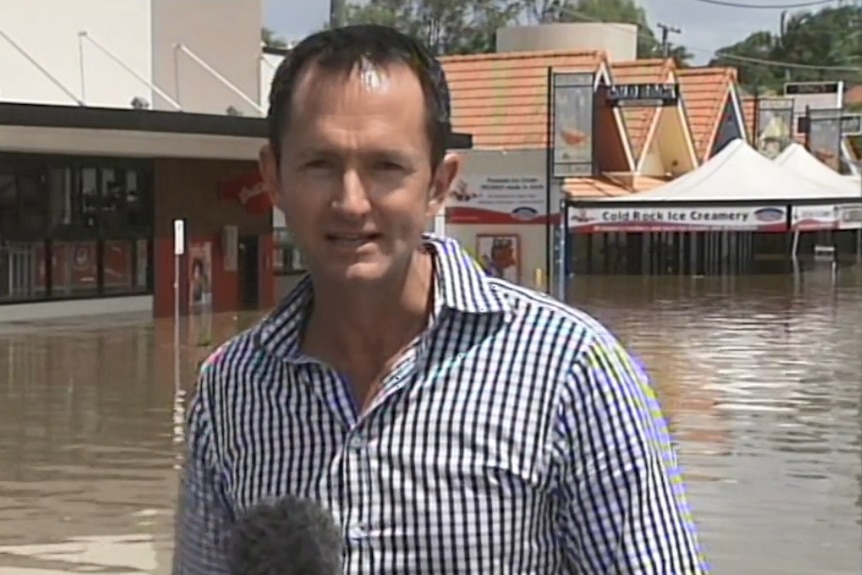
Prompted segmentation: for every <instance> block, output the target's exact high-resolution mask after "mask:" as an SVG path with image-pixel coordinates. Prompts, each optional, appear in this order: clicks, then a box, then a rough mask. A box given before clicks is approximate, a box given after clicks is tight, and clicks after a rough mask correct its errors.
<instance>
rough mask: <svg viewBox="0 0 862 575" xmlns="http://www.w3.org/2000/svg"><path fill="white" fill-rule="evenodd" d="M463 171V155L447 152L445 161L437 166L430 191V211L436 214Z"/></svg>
mask: <svg viewBox="0 0 862 575" xmlns="http://www.w3.org/2000/svg"><path fill="white" fill-rule="evenodd" d="M460 173H461V156H459V155H458V154H446V155H445V156H444V157H443V161H442V162H440V165H439V166H438V167H437V172H436V173H435V174H434V180H433V181H432V182H431V189H430V190H429V193H428V212H429V213H430V214H432V215H433V214H436V213H437V212H438V211H439V210H440V208H442V207H443V204H445V203H446V198H447V197H448V196H449V192H450V191H451V190H452V185H453V184H454V183H455V181H456V180H457V179H458V176H459V175H460Z"/></svg>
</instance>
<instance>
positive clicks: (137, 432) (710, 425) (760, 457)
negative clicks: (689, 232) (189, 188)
mask: <svg viewBox="0 0 862 575" xmlns="http://www.w3.org/2000/svg"><path fill="white" fill-rule="evenodd" d="M571 299H572V302H573V303H575V304H576V305H579V306H582V307H584V308H585V309H587V310H589V311H590V312H592V313H593V314H594V315H595V316H597V317H598V318H600V319H601V320H603V321H604V322H606V323H607V324H609V325H610V326H612V327H613V329H614V331H615V332H616V333H617V334H618V335H619V336H620V338H621V339H623V340H624V341H625V342H626V344H627V345H628V346H630V348H631V349H633V350H634V351H635V352H636V353H637V354H638V355H639V356H640V357H641V358H642V359H643V360H644V361H645V362H646V363H647V365H649V366H650V368H651V371H652V375H653V376H654V379H655V380H656V384H657V386H658V388H659V391H660V395H661V397H662V400H663V403H664V405H665V411H666V414H667V415H668V417H669V418H670V420H671V423H672V427H673V429H674V431H675V434H676V439H677V440H678V442H679V445H680V447H679V448H680V454H681V458H682V462H683V464H684V467H685V471H686V475H687V477H688V482H689V489H690V497H691V502H692V504H693V506H694V508H695V512H696V516H697V518H698V520H699V523H700V528H701V531H702V537H703V542H704V545H705V547H706V551H707V553H708V555H709V557H710V559H711V562H712V563H713V567H714V572H715V573H717V574H724V573H727V574H732V573H745V572H751V573H757V574H758V575H771V574H776V575H777V574H781V575H796V574H798V575H803V574H805V575H807V574H809V573H819V574H823V575H827V574H829V575H832V574H835V575H837V574H841V575H845V574H846V575H851V574H852V575H855V574H858V573H860V572H862V554H860V549H862V445H860V441H862V439H860V417H862V401H860V395H862V272H860V270H858V269H847V270H842V273H841V275H840V276H839V279H838V283H837V286H836V287H833V286H832V284H831V281H830V277H829V275H828V272H826V273H824V274H820V273H819V272H818V273H817V274H811V275H808V276H805V277H804V278H803V280H802V281H801V283H800V282H794V280H793V278H792V277H781V278H741V279H736V280H691V279H688V278H685V279H676V278H659V279H649V278H643V279H642V278H638V277H632V278H626V277H606V278H579V279H577V280H576V282H575V285H574V286H573V288H572V292H571ZM0 313H2V308H0ZM253 320H254V317H240V318H235V317H232V316H224V317H216V318H213V320H212V326H211V329H212V337H207V336H201V335H199V334H200V330H201V326H200V325H194V324H193V325H191V326H187V325H184V326H183V330H182V332H183V333H182V339H183V340H184V341H185V346H184V347H183V349H182V351H181V353H180V354H179V357H178V358H177V354H176V353H175V350H174V345H173V337H174V327H173V325H172V324H171V322H163V321H161V322H156V323H155V324H153V323H152V322H147V321H141V320H139V319H136V318H116V319H111V320H105V321H103V322H102V323H103V324H104V325H102V326H99V327H94V325H93V323H94V322H93V321H91V320H88V321H82V322H75V321H65V322H60V323H57V324H56V325H52V326H51V327H50V328H47V327H44V326H38V328H35V329H34V328H33V327H32V326H16V325H12V326H4V325H3V324H0V575H13V574H14V575H59V574H67V573H80V572H105V573H108V572H109V573H115V574H132V573H157V574H160V575H161V574H165V575H166V574H168V573H169V572H170V544H171V531H172V512H173V506H174V502H175V498H176V489H177V469H178V456H179V450H180V446H181V442H182V439H183V438H182V421H183V418H184V409H185V402H186V400H187V394H188V393H189V392H190V391H191V388H192V382H193V374H194V371H195V366H196V364H197V362H198V361H200V360H201V359H202V358H203V357H204V356H205V355H206V352H207V349H208V347H209V346H210V345H212V343H213V342H218V341H221V340H222V339H225V338H227V337H229V336H230V335H231V334H232V333H235V332H236V331H237V330H239V329H241V328H243V327H245V326H246V325H248V324H249V322H251V321H253ZM204 331H206V330H204ZM177 366H179V369H178V368H177Z"/></svg>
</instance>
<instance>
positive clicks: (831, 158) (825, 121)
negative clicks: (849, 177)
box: [807, 108, 843, 172]
mask: <svg viewBox="0 0 862 575" xmlns="http://www.w3.org/2000/svg"><path fill="white" fill-rule="evenodd" d="M842 116H843V111H842V110H841V109H840V108H835V109H832V110H808V142H807V143H808V151H809V152H811V153H812V154H813V155H814V157H816V158H817V159H818V160H820V161H821V162H823V163H824V164H826V165H827V166H829V167H830V168H832V169H833V170H835V171H836V172H837V171H839V170H840V168H841V124H842Z"/></svg>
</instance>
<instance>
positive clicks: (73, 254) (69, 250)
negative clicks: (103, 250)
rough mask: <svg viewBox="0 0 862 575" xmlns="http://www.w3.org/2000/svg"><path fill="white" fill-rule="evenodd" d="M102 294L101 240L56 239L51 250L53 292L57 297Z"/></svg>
mask: <svg viewBox="0 0 862 575" xmlns="http://www.w3.org/2000/svg"><path fill="white" fill-rule="evenodd" d="M98 293H99V266H98V244H97V242H95V241H79V242H53V245H52V250H51V295H52V296H53V297H54V298H69V297H80V296H89V295H96V294H98Z"/></svg>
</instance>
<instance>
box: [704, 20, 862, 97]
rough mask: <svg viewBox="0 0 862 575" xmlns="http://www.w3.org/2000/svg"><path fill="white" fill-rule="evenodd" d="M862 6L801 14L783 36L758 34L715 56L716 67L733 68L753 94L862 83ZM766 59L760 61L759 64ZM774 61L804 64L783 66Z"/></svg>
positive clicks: (785, 26) (789, 22) (785, 27)
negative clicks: (827, 82) (786, 86)
mask: <svg viewBox="0 0 862 575" xmlns="http://www.w3.org/2000/svg"><path fill="white" fill-rule="evenodd" d="M860 30H862V6H842V7H839V8H823V9H821V10H819V11H817V12H800V13H797V14H794V15H792V16H790V17H789V18H787V19H786V20H784V23H783V26H782V30H781V32H780V33H779V34H772V33H770V32H766V31H761V32H755V33H753V34H751V35H750V36H748V38H745V39H744V40H742V41H741V42H737V43H736V44H732V45H730V46H726V47H724V48H721V49H719V50H718V51H717V52H716V56H715V58H714V59H713V60H712V62H711V63H714V64H720V65H724V66H727V65H732V66H735V67H736V68H737V69H738V70H739V78H740V83H741V84H743V85H744V86H745V87H746V88H748V89H749V90H750V91H754V90H759V91H761V92H763V91H767V90H776V91H780V90H781V87H782V85H783V83H784V82H787V81H799V82H805V81H812V80H824V79H831V80H845V81H847V82H849V83H853V82H857V83H858V82H860V81H862V33H860ZM758 60H759V61H761V62H758ZM769 62H786V63H790V64H800V65H802V66H801V67H792V66H789V67H782V66H776V65H770V64H769Z"/></svg>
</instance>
